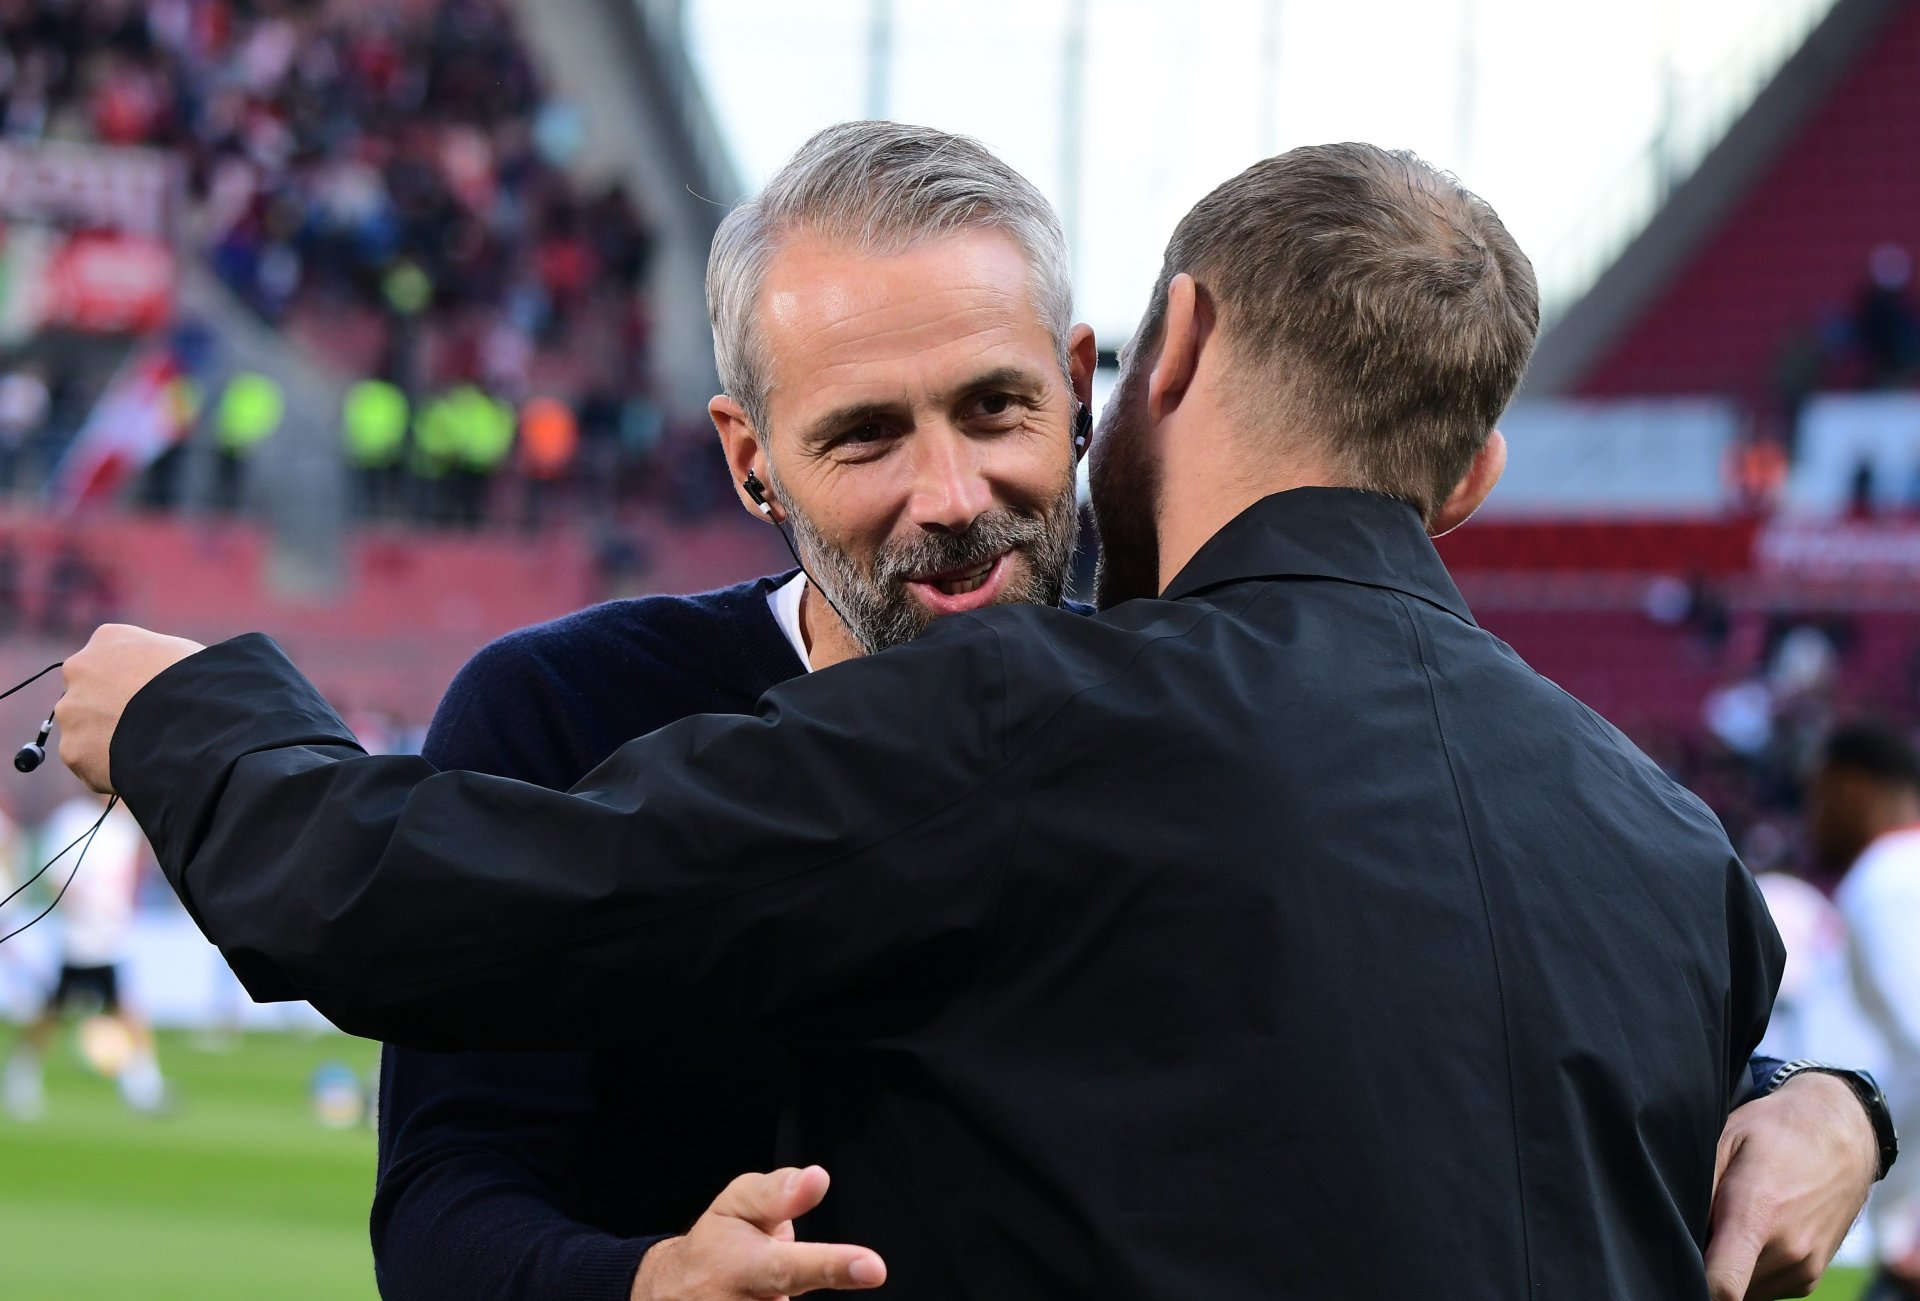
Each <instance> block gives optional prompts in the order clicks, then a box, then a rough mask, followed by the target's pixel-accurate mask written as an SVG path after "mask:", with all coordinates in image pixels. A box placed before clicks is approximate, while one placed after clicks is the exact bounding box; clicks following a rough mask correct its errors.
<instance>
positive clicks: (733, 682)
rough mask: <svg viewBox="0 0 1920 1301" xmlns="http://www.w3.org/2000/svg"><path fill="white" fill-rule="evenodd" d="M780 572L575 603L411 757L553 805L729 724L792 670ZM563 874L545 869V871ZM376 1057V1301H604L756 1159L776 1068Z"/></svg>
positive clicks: (742, 1061)
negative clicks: (662, 748) (651, 743)
mask: <svg viewBox="0 0 1920 1301" xmlns="http://www.w3.org/2000/svg"><path fill="white" fill-rule="evenodd" d="M789 577H791V575H790V574H787V575H779V576H775V577H770V578H762V579H758V580H756V581H754V582H750V583H743V584H741V585H739V586H737V587H730V588H726V589H724V590H722V591H718V592H709V593H706V594H704V595H700V596H650V597H642V598H638V599H635V600H627V601H613V602H609V603H608V604H605V605H598V606H594V607H592V608H590V609H587V610H582V611H580V612H578V613H576V614H572V615H568V616H567V617H565V618H562V619H556V620H554V621H553V622H552V623H546V624H541V625H539V626H538V627H534V628H528V629H524V630H522V631H520V632H516V633H511V634H509V635H507V636H505V637H502V638H501V639H500V640H498V641H496V642H494V643H493V644H492V645H490V646H488V647H486V648H485V649H484V650H482V651H481V652H480V653H479V654H478V655H476V656H475V657H474V658H473V660H472V661H471V662H470V663H469V664H468V665H467V666H466V667H465V668H464V669H462V670H461V671H460V674H459V676H458V677H456V678H455V679H454V682H453V685H452V686H451V687H450V688H449V689H448V691H447V695H446V698H445V699H444V700H443V701H442V702H441V704H440V709H439V711H438V712H437V713H436V714H435V715H434V719H433V726H432V728H431V729H430V730H429V732H428V733H427V741H426V746H425V755H426V757H427V759H428V760H430V761H431V762H432V763H434V764H435V765H436V766H438V767H440V768H466V769H472V770H475V771H478V772H487V773H495V774H499V775H502V776H507V777H515V778H518V779H520V780H522V781H529V782H535V783H538V784H539V785H542V786H549V787H553V788H556V789H565V788H567V787H570V786H572V785H573V784H574V783H575V782H577V781H578V780H579V779H580V778H581V777H583V776H585V775H586V774H587V772H589V771H590V770H591V769H593V768H594V767H595V766H596V765H598V764H599V763H600V761H601V760H603V759H605V758H606V757H607V756H608V755H610V754H612V753H613V752H614V751H615V750H616V749H618V748H619V747H620V746H621V745H622V744H623V743H625V742H626V741H628V740H631V739H632V738H634V737H636V736H641V735H644V734H645V733H647V732H651V731H653V730H654V729H655V728H658V727H663V726H665V725H666V724H668V723H671V722H674V721H675V720H677V719H680V718H683V717H685V716H687V715H689V714H702V713H744V712H748V711H750V710H751V708H752V707H753V704H754V702H755V701H756V700H757V699H759V697H760V695H761V693H763V692H764V691H766V690H767V689H768V688H769V687H772V686H774V685H775V684H776V683H779V682H782V681H785V680H786V679H787V678H790V677H794V676H797V675H798V674H800V673H801V672H803V671H804V666H803V665H802V664H801V663H800V659H799V657H798V656H797V655H796V654H795V653H794V650H793V647H792V645H791V643H789V642H788V641H787V639H786V637H785V635H784V634H783V633H782V632H781V631H780V626H779V624H778V623H776V622H775V620H774V618H773V613H772V611H771V610H770V609H769V608H768V605H767V594H768V593H769V592H770V591H772V590H773V589H774V588H776V587H777V586H779V585H780V584H781V583H782V582H784V581H786V579H787V578H789ZM566 866H567V865H566V864H564V863H556V864H554V870H555V871H565V870H566ZM634 1013H635V1014H634V1018H633V1025H634V1039H633V1042H632V1044H631V1045H630V1046H629V1047H627V1048H625V1049H623V1050H621V1051H618V1052H599V1053H430V1052H421V1051H417V1050H413V1049H396V1048H388V1049H387V1051H386V1053H385V1056H384V1058H383V1060H382V1069H381V1081H380V1176H379V1188H378V1191H377V1192H376V1194H375V1197H374V1204H373V1225H372V1228H373V1256H374V1267H375V1270H376V1272H377V1273H378V1276H379V1282H380V1290H381V1294H382V1295H383V1296H385V1297H387V1298H389V1301H420V1299H425V1298H441V1297H445V1298H461V1301H472V1299H476V1298H508V1297H514V1298H520V1297H529V1298H531V1297H568V1298H573V1297H578V1298H607V1299H608V1301H624V1298H626V1297H627V1295H628V1294H629V1291H630V1289H631V1287H632V1283H633V1276H634V1272H635V1270H636V1269H637V1268H638V1266H639V1262H640V1257H641V1254H642V1253H643V1252H644V1251H645V1250H646V1248H647V1247H648V1246H650V1245H651V1244H652V1243H653V1242H655V1241H657V1240H658V1238H659V1236H663V1235H667V1234H673V1233H680V1232H683V1231H685V1229H686V1228H687V1226H688V1225H689V1224H690V1223H692V1221H693V1220H694V1219H695V1218H696V1217H697V1216H698V1215H699V1214H700V1212H701V1211H703V1210H704V1209H706V1206H707V1204H708V1203H709V1202H711V1201H712V1200H713V1198H714V1197H715V1196H716V1195H717V1194H718V1193H719V1192H720V1190H721V1189H722V1188H724V1187H725V1186H726V1184H727V1181H728V1180H730V1179H732V1178H733V1177H734V1176H736V1175H738V1174H740V1173H742V1172H743V1171H747V1170H764V1169H768V1168H770V1167H771V1166H773V1165H774V1164H775V1161H774V1129H775V1125H776V1123H777V1119H778V1114H779V1108H780V1101H781V1098H782V1097H783V1095H784V1091H785V1072H786V1063H785V1061H784V1059H783V1057H782V1055H781V1052H780V1050H779V1049H778V1048H777V1047H776V1046H775V1045H773V1044H772V1043H770V1042H767V1041H764V1040H757V1039H753V1038H749V1037H746V1036H733V1037H729V1038H725V1039H715V1040H713V1041H711V1042H707V1043H702V1044H698V1045H690V1046H684V1047H675V1048H674V1049H672V1050H671V1051H670V1052H660V1051H656V1050H655V1049H654V1048H653V1046H652V1045H650V1044H649V1043H648V1042H647V1038H646V1024H647V1017H646V1009H644V1008H636V1009H634Z"/></svg>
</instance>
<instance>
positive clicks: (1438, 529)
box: [1427, 429, 1507, 538]
mask: <svg viewBox="0 0 1920 1301" xmlns="http://www.w3.org/2000/svg"><path fill="white" fill-rule="evenodd" d="M1506 469H1507V437H1506V435H1505V434H1503V433H1501V432H1500V431H1499V430H1498V429H1496V430H1494V431H1493V432H1492V433H1490V434H1488V435H1487V441H1486V442H1484V443H1482V444H1481V445H1480V450H1479V451H1477V452H1475V453H1474V454H1473V464H1472V465H1469V466H1468V467H1467V472H1466V474H1464V475H1462V476H1461V479H1460V482H1459V483H1457V484H1455V485H1454V489H1453V493H1452V495H1450V496H1449V497H1448V498H1447V500H1446V501H1445V502H1443V503H1441V506H1440V509H1439V510H1437V511H1435V512H1434V514H1433V519H1432V520H1431V521H1430V522H1429V523H1428V525H1427V535H1428V536H1429V537H1436V538H1437V537H1440V536H1442V535H1443V534H1447V533H1451V532H1452V531H1453V530H1455V529H1457V528H1459V527H1460V526H1461V525H1462V524H1465V523H1466V522H1467V521H1468V520H1469V519H1471V518H1472V517H1473V513H1474V512H1475V511H1477V510H1479V509H1480V506H1481V503H1483V502H1485V501H1486V499H1487V497H1488V496H1489V495H1490V494H1491V493H1492V492H1493V489H1494V485H1496V484H1498V483H1499V482H1500V476H1501V475H1502V474H1504V473H1505V472H1506Z"/></svg>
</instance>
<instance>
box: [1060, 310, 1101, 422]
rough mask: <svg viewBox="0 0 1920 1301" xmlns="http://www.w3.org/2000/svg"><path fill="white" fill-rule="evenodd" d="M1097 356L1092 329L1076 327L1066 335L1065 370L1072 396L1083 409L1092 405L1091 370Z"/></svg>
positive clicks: (1097, 359) (1086, 326)
mask: <svg viewBox="0 0 1920 1301" xmlns="http://www.w3.org/2000/svg"><path fill="white" fill-rule="evenodd" d="M1098 364H1099V355H1098V353H1097V351H1096V350H1095V348H1094V344H1093V327H1092V326H1091V325H1085V324H1081V325H1076V326H1074V327H1073V331H1072V332H1071V333H1070V334H1068V335H1067V370H1068V373H1069V374H1071V375H1072V377H1073V396H1074V397H1076V398H1078V399H1079V401H1080V405H1081V406H1083V407H1092V405H1093V368H1094V367H1095V366H1097V365H1098Z"/></svg>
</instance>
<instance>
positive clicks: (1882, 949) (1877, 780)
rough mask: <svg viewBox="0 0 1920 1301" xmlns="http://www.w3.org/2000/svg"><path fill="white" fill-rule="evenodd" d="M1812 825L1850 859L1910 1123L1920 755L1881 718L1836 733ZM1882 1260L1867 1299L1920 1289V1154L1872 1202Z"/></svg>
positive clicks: (1916, 1124)
mask: <svg viewBox="0 0 1920 1301" xmlns="http://www.w3.org/2000/svg"><path fill="white" fill-rule="evenodd" d="M1809 794H1810V796H1811V798H1810V800H1809V801H1808V810H1807V811H1808V815H1809V816H1808V831H1809V833H1810V834H1811V836H1812V838H1813V843H1814V847H1815V849H1816V850H1817V851H1818V852H1819V854H1820V856H1821V857H1822V858H1823V859H1825V860H1826V861H1827V862H1828V863H1830V864H1833V865H1835V866H1844V867H1845V868H1846V879H1845V880H1843V881H1842V882H1841V884H1840V889H1839V891H1838V892H1837V894H1836V895H1835V902H1836V903H1838V904H1839V906H1840V913H1841V915H1842V916H1843V917H1844V918H1845V920H1846V928H1847V945H1848V950H1849V956H1850V958H1851V967H1852V972H1853V983H1854V988H1855V990H1856V992H1857V994H1858V996H1859V1001H1860V1010H1861V1011H1862V1012H1863V1013H1865V1015H1866V1018H1867V1020H1868V1021H1869V1022H1871V1023H1872V1024H1873V1026H1874V1028H1875V1029H1876V1030H1877V1031H1878V1032H1879V1035H1880V1038H1881V1040H1882V1043H1881V1064H1882V1067H1883V1069H1882V1073H1881V1075H1880V1084H1881V1087H1882V1088H1883V1089H1884V1090H1885V1091H1886V1095H1887V1104H1888V1106H1889V1107H1890V1109H1891V1110H1892V1112H1893V1120H1894V1123H1895V1125H1896V1126H1898V1128H1899V1130H1900V1132H1901V1133H1902V1134H1912V1133H1914V1132H1915V1131H1916V1130H1920V755H1916V754H1915V751H1914V748H1913V746H1912V744H1911V743H1910V742H1909V741H1908V740H1907V738H1906V737H1905V736H1903V735H1901V734H1900V733H1899V732H1898V731H1896V730H1894V729H1893V728H1891V727H1887V726H1884V725H1882V724H1878V723H1856V724H1853V725H1851V726H1847V727H1841V728H1838V729H1836V730H1835V731H1834V733H1833V735H1832V736H1831V737H1829V738H1828V740H1827V743H1826V748H1825V752H1824V753H1823V754H1822V756H1821V762H1820V766H1819V769H1818V771H1817V772H1816V773H1815V774H1814V779H1813V783H1812V787H1811V790H1810V792H1809ZM1867 1218H1868V1220H1869V1222H1870V1223H1871V1224H1872V1226H1873V1235H1874V1245H1875V1247H1876V1249H1877V1250H1878V1252H1879V1255H1880V1261H1881V1272H1880V1276H1879V1278H1878V1279H1876V1280H1875V1282H1874V1284H1873V1286H1872V1288H1871V1290H1869V1292H1868V1293H1867V1301H1920V1165H1910V1166H1908V1167H1906V1168H1905V1169H1902V1168H1901V1167H1900V1166H1899V1165H1898V1164H1896V1165H1895V1167H1894V1168H1893V1170H1892V1171H1890V1172H1889V1173H1888V1175H1887V1177H1886V1179H1884V1180H1883V1181H1881V1183H1880V1185H1879V1186H1878V1187H1877V1188H1875V1189H1874V1190H1873V1196H1872V1198H1871V1199H1870V1200H1869V1201H1868V1203H1867Z"/></svg>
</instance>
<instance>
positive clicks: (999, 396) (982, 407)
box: [974, 393, 1020, 420]
mask: <svg viewBox="0 0 1920 1301" xmlns="http://www.w3.org/2000/svg"><path fill="white" fill-rule="evenodd" d="M1019 405H1020V403H1019V401H1018V400H1017V399H1016V398H1015V397H1014V396H1013V394H1011V393H983V394H981V395H980V397H979V398H977V399H976V400H975V401H974V409H975V410H976V411H978V412H979V413H980V414H981V415H983V416H985V417H987V418H988V419H989V420H997V419H999V418H1001V417H1002V416H1006V415H1010V414H1012V413H1013V412H1014V411H1015V410H1016V409H1017V408H1018V407H1019Z"/></svg>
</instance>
